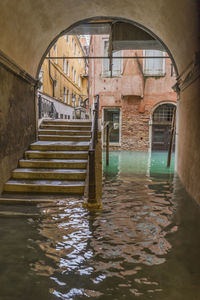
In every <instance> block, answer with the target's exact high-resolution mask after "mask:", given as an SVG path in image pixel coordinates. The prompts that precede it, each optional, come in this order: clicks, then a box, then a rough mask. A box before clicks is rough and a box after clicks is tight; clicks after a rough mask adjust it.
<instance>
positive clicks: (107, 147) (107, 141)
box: [106, 124, 110, 166]
mask: <svg viewBox="0 0 200 300" xmlns="http://www.w3.org/2000/svg"><path fill="white" fill-rule="evenodd" d="M109 131H110V128H109V124H107V125H106V166H108V165H109V143H110V136H109Z"/></svg>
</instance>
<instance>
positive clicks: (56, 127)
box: [40, 124, 91, 131]
mask: <svg viewBox="0 0 200 300" xmlns="http://www.w3.org/2000/svg"><path fill="white" fill-rule="evenodd" d="M40 129H47V130H73V131H75V130H78V131H91V126H87V125H80V126H78V125H45V124H41V125H40Z"/></svg>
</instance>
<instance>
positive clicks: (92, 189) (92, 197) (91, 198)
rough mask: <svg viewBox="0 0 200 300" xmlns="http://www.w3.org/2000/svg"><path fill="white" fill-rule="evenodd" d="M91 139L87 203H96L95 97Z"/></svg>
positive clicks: (96, 116)
mask: <svg viewBox="0 0 200 300" xmlns="http://www.w3.org/2000/svg"><path fill="white" fill-rule="evenodd" d="M92 114H93V115H92V138H91V143H90V148H89V180H88V202H89V203H96V172H95V152H96V144H97V143H98V121H99V96H98V95H97V96H96V102H95V103H94V109H93V112H92Z"/></svg>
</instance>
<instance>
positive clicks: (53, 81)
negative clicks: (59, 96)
mask: <svg viewBox="0 0 200 300" xmlns="http://www.w3.org/2000/svg"><path fill="white" fill-rule="evenodd" d="M50 56H51V53H50V50H49V57H50ZM49 77H50V79H51V81H52V84H53V97H55V80H54V79H53V77H52V75H51V59H50V58H49Z"/></svg>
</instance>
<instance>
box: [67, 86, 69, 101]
mask: <svg viewBox="0 0 200 300" xmlns="http://www.w3.org/2000/svg"><path fill="white" fill-rule="evenodd" d="M67 104H69V89H67Z"/></svg>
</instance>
